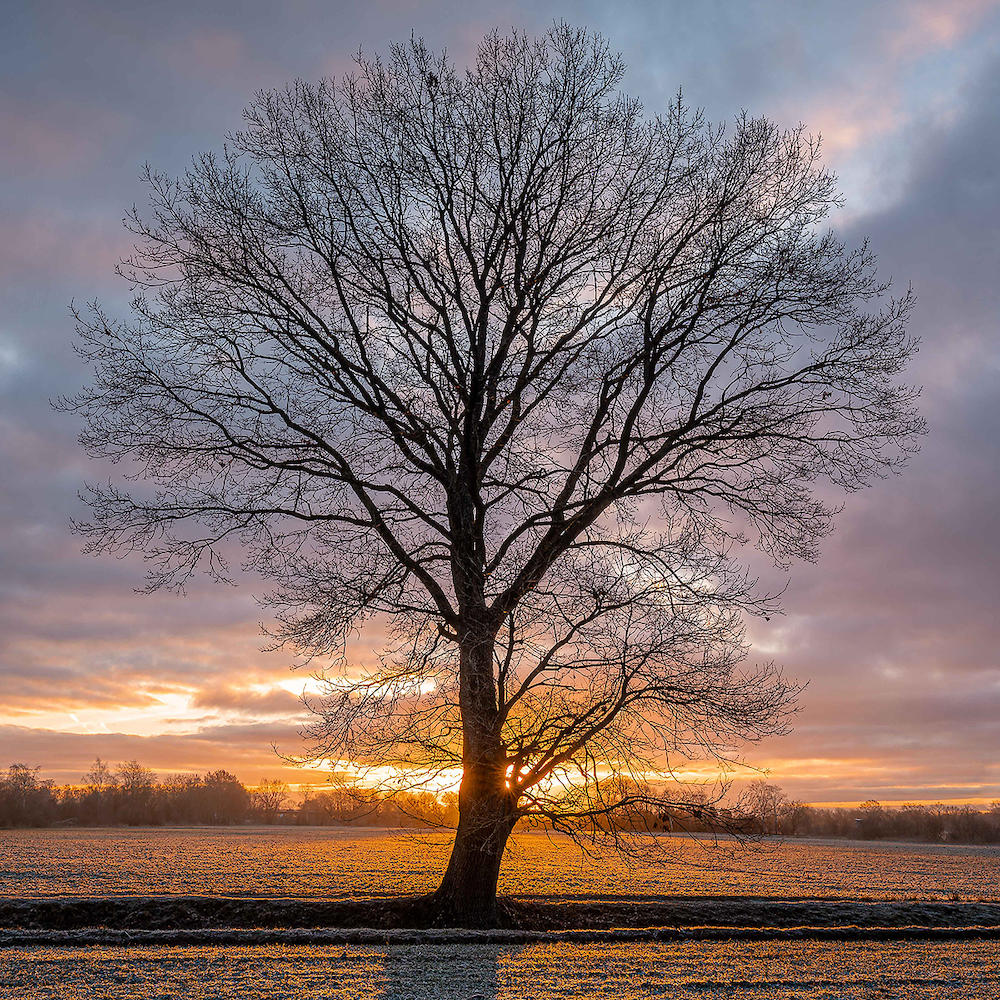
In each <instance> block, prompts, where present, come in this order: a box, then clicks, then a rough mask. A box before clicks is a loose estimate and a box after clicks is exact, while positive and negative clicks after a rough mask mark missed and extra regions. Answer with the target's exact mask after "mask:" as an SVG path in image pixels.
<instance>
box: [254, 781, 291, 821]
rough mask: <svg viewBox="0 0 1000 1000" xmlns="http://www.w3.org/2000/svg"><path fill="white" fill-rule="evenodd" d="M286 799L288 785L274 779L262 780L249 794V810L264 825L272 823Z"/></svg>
mask: <svg viewBox="0 0 1000 1000" xmlns="http://www.w3.org/2000/svg"><path fill="white" fill-rule="evenodd" d="M287 799H288V784H287V783H286V782H284V781H279V780H278V779H276V778H262V779H261V781H260V784H259V785H257V786H256V787H255V788H253V789H252V790H251V792H250V810H251V812H253V813H254V814H255V815H256V816H258V817H259V818H260V819H261V820H263V822H265V823H273V822H274V821H275V820H276V819H277V818H278V813H280V812H281V807H282V806H283V805H284V804H285V802H286V801H287Z"/></svg>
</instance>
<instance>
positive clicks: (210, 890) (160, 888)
mask: <svg viewBox="0 0 1000 1000" xmlns="http://www.w3.org/2000/svg"><path fill="white" fill-rule="evenodd" d="M448 845H449V841H448V838H447V837H446V836H443V835H440V834H405V833H397V832H387V831H362V830H354V829H316V828H310V829H290V828H258V829H251V828H237V829H208V830H206V829H196V830H177V829H134V830H130V829H114V830H48V831H5V832H0V911H3V912H4V913H6V914H7V915H8V918H9V920H10V923H9V926H8V927H7V929H6V932H5V934H4V935H3V939H4V941H5V942H6V944H7V947H2V948H0V1000H4V998H8V997H9V998H17V1000H22V998H24V1000H29V998H30V1000H35V998H37V1000H49V998H51V1000H55V998H58V1000H104V998H108V1000H111V998H115V1000H117V998H122V1000H129V998H133V997H141V998H142V1000H158V998H168V997H169V998H184V1000H200V998H213V1000H214V998H220V1000H228V998H237V997H239V998H241V1000H244V998H245V1000H314V998H315V1000H319V998H323V1000H349V998H350V1000H356V998H358V1000H376V998H381V1000H389V998H398V1000H432V998H433V1000H451V998H455V1000H469V998H472V997H477V998H480V1000H549V998H555V997H586V998H587V1000H605V998H607V1000H612V998H613V1000H632V998H638V997H657V996H659V997H669V998H670V1000H682V998H687V997H698V998H701V1000H714V998H716V997H728V998H734V997H740V998H748V1000H750V998H761V1000H763V998H768V1000H771V998H777V997H809V998H814V1000H824V998H829V1000H833V998H836V1000H855V998H857V1000H871V998H879V997H886V998H889V997H892V998H899V997H905V998H906V1000H930V998H935V1000H937V998H941V1000H944V998H963V997H969V998H976V1000H993V998H996V1000H1000V937H998V934H1000V931H998V927H1000V920H998V919H997V912H996V911H997V910H998V907H1000V849H996V848H971V847H946V846H927V845H906V844H872V843H859V842H835V841H812V842H810V841H792V842H788V843H786V844H783V845H769V846H766V847H764V848H762V849H759V850H755V851H750V852H745V851H739V850H737V849H736V847H735V845H733V844H731V843H722V844H720V845H718V846H716V847H712V846H710V845H709V844H705V843H697V842H692V841H689V840H668V841H665V842H660V843H653V842H650V844H649V845H648V846H649V847H650V848H651V849H652V848H654V847H655V848H657V850H653V851H652V852H651V855H650V859H649V860H644V861H641V862H633V863H631V864H624V865H623V864H622V863H621V862H619V861H618V860H616V859H615V858H614V857H612V856H605V857H603V858H596V859H595V858H593V857H586V856H583V855H581V853H580V852H579V850H577V849H576V848H574V847H573V846H572V845H571V844H570V843H569V842H567V841H565V840H562V839H559V838H549V837H547V836H545V835H541V834H527V835H521V836H518V837H516V838H515V841H514V845H513V849H512V851H511V852H510V854H509V856H508V857H507V859H506V861H505V866H504V871H503V874H502V878H501V890H502V891H504V892H506V893H512V894H517V895H519V896H521V897H522V899H525V900H528V901H537V902H539V903H546V902H547V903H553V904H559V906H558V907H556V909H562V910H566V909H567V908H572V907H577V909H578V911H579V912H580V913H583V914H592V915H593V914H603V915H604V917H605V918H608V915H609V914H613V915H614V919H616V920H617V919H618V916H617V915H618V914H622V915H623V917H622V919H623V920H625V921H626V923H624V924H615V923H608V922H607V919H605V922H604V924H603V925H602V926H604V927H616V926H617V927H621V926H632V927H635V928H636V929H635V930H634V931H620V932H619V931H615V930H607V931H601V932H596V931H595V932H593V933H590V932H584V933H582V934H580V933H579V932H577V931H567V932H565V933H549V932H538V933H535V934H527V935H525V936H521V937H518V936H517V933H516V932H515V933H512V934H509V935H508V936H507V937H504V936H503V933H506V932H503V933H501V934H498V935H496V936H494V937H489V936H488V935H487V936H483V937H480V938H479V939H478V940H477V939H475V936H474V935H473V936H472V937H468V936H466V937H465V938H464V939H463V938H462V935H458V936H455V935H452V936H451V937H449V936H448V934H447V932H437V931H431V932H419V931H417V932H412V933H409V932H406V931H374V930H371V931H367V932H358V933H354V932H350V931H328V930H317V931H311V930H308V929H306V930H301V931H298V930H294V929H287V930H286V929H283V928H309V927H323V928H328V927H330V926H333V925H330V924H324V923H322V922H320V923H317V922H316V915H317V914H321V911H322V908H323V907H328V908H329V907H334V908H336V907H344V906H347V907H349V908H350V907H354V906H360V908H361V910H360V911H359V912H362V911H363V912H368V911H367V909H365V908H366V907H367V906H368V905H369V904H368V903H365V902H361V903H358V904H354V903H351V902H349V901H350V900H359V901H364V900H368V901H372V900H375V903H374V905H376V906H378V905H380V904H378V902H377V898H378V897H380V896H386V895H396V894H401V893H413V892H420V891H425V890H428V889H431V888H433V886H434V885H435V884H436V881H437V879H438V878H439V877H440V873H441V871H442V870H443V867H444V864H445V862H446V860H447V852H448ZM659 848H663V849H664V850H663V851H660V850H659ZM182 896H187V897H193V896H201V897H203V898H202V900H201V902H197V901H194V902H192V900H191V899H190V898H188V899H173V900H171V899H164V897H182ZM220 896H228V897H237V899H236V900H233V899H229V900H228V901H227V900H224V899H223V900H220V899H219V898H218V897H220ZM39 897H48V898H47V899H44V898H43V899H40V898H39ZM80 897H104V898H103V902H101V901H99V900H98V901H95V900H94V899H93V898H90V899H89V900H88V899H86V898H80ZM108 897H110V898H108ZM121 897H128V898H125V899H123V898H121ZM206 897H208V898H207V899H206ZM678 897H686V898H684V899H680V898H678ZM323 900H334V901H335V902H333V903H326V902H323ZM95 902H99V903H100V906H103V907H104V910H101V911H100V912H101V913H104V911H105V910H107V912H108V913H112V914H113V915H114V914H117V916H115V917H114V919H109V918H108V917H107V914H105V916H102V917H101V919H100V920H97V921H94V922H92V923H87V924H86V926H83V925H81V924H79V923H75V924H74V923H64V922H62V918H61V917H58V918H57V919H55V922H51V923H48V924H46V923H44V922H43V923H38V922H37V921H36V918H38V916H39V914H41V913H42V912H43V910H45V908H50V909H51V908H53V907H55V908H57V909H58V908H59V907H68V908H69V909H70V910H72V908H73V907H76V908H80V907H84V908H85V907H92V906H93V905H94V904H95ZM644 903H645V904H646V907H645V909H646V912H647V913H648V912H650V908H651V907H654V908H655V907H657V906H658V907H660V911H662V913H664V914H666V916H665V917H664V919H663V920H659V918H658V922H659V925H660V927H661V931H662V933H660V936H659V938H657V933H659V932H656V931H655V929H654V930H652V931H644V930H641V929H640V926H639V923H634V924H630V923H628V920H629V919H631V918H629V917H628V914H629V913H631V912H632V910H633V909H635V908H637V909H640V910H641V909H643V904H644ZM209 904H211V905H212V906H217V905H221V906H222V907H223V908H224V909H226V912H229V911H232V912H233V913H235V912H236V911H237V910H239V911H240V912H241V913H242V911H243V910H245V909H247V908H248V907H249V911H248V912H249V914H250V916H249V917H247V915H246V914H243V917H242V918H241V921H242V922H239V923H237V922H230V923H225V924H224V925H223V924H219V923H218V922H215V923H213V922H212V921H208V922H207V923H202V924H198V925H197V926H198V927H204V928H208V929H201V930H199V929H195V922H193V920H192V919H188V918H186V917H185V918H183V919H181V918H178V919H176V920H171V921H168V922H167V923H166V924H163V923H157V922H156V920H153V922H152V923H149V924H148V926H149V927H152V928H156V927H160V926H165V927H167V926H169V927H171V928H173V929H172V930H170V929H168V930H164V931H159V930H149V929H147V930H143V929H141V927H140V925H142V926H147V925H145V924H142V921H141V920H138V921H137V920H133V919H131V917H130V916H128V914H130V913H131V912H132V910H130V909H129V908H130V907H131V908H132V909H136V908H137V907H138V909H137V910H136V912H137V913H138V912H139V911H140V910H141V911H142V913H144V914H145V917H144V918H143V919H146V920H147V921H148V919H149V914H150V913H152V914H153V916H154V917H156V916H157V915H159V916H162V911H164V910H165V908H167V907H174V908H179V910H178V912H181V911H183V913H188V912H189V911H190V913H191V914H194V909H192V908H193V907H194V908H196V906H202V907H204V906H207V905H209ZM257 907H260V908H261V912H264V910H267V912H268V913H271V911H274V912H278V911H279V910H280V911H281V913H285V910H284V909H282V908H283V907H284V908H290V909H288V913H289V914H292V916H290V917H288V918H287V919H286V917H285V916H282V917H281V918H280V919H279V920H278V922H277V923H268V922H266V921H264V920H263V919H262V918H260V919H258V916H255V914H257V910H256V909H255V908H257ZM185 908H186V909H185ZM241 908H242V909H241ZM317 908H318V909H317ZM22 911H23V912H22ZM36 911H37V912H36ZM119 911H121V912H120V913H119ZM147 911H148V912H147ZM299 911H301V912H299ZM660 911H657V912H660ZM786 911H787V912H786ZM869 911H871V912H869ZM897 911H899V912H897ZM95 912H97V911H95ZM351 912H353V910H352V911H351ZM296 913H297V914H298V916H297V917H296V916H295V914H296ZM19 914H20V916H18V915H19ZM122 914H125V916H122ZM272 916H273V914H272ZM22 918H24V919H22ZM667 918H669V919H667ZM99 923H105V925H106V927H105V929H104V930H98V929H96V927H97V924H99ZM675 924H677V925H683V926H684V927H686V928H689V929H688V930H681V931H678V930H676V928H674V930H671V928H672V927H674V925H675ZM668 925H669V926H668ZM705 925H712V927H714V929H712V928H706V927H705ZM917 925H919V926H917ZM973 925H979V926H978V927H976V926H973ZM336 926H340V927H345V926H348V925H344V924H339V925H336ZM350 926H355V925H350ZM567 926H570V925H567ZM571 926H574V927H575V926H579V925H576V924H574V925H571ZM586 926H587V927H595V926H597V924H594V923H589V924H587V925H586ZM64 927H66V928H76V929H69V930H61V929H60V928H64ZM699 927H700V928H701V929H702V930H701V931H699V930H692V929H694V928H699ZM802 927H810V928H813V930H809V931H804V932H803V931H800V930H797V928H802ZM879 927H883V928H896V929H897V930H893V931H889V932H887V933H881V932H879V931H878V928H879ZM17 928H20V929H17ZM46 928H50V930H46ZM227 928H230V929H228V930H227ZM234 928H235V929H234ZM255 928H273V929H272V930H270V931H267V930H263V931H262V930H255ZM823 928H826V931H824V930H823ZM937 928H944V929H945V930H944V931H943V933H944V934H949V933H951V934H954V939H952V940H941V939H940V938H941V933H938V931H937V930H936V929H937ZM955 928H964V930H963V929H959V930H954V929H955ZM949 929H950V930H949ZM706 931H707V932H708V933H703V932H706ZM331 934H332V935H334V936H333V937H331ZM337 934H340V935H341V939H340V940H339V943H336V944H333V943H331V941H336V940H338V939H337V937H336V936H335V935H337ZM670 934H673V935H674V936H675V938H677V939H674V940H667V939H666V937H667V936H669V935H670ZM324 935H326V936H325V937H324ZM408 935H409V936H408ZM907 935H910V936H907ZM963 935H964V936H963ZM31 940H34V942H35V944H34V946H32V947H28V946H26V942H27V941H31ZM184 940H186V941H187V944H186V945H184V946H179V945H178V943H177V942H180V941H184ZM71 941H72V942H74V944H73V946H72V947H70V946H69V943H70V942H71ZM102 941H103V942H104V943H103V944H102V943H101V942H102ZM139 941H145V943H144V944H141V945H140V944H138V943H137V942H139Z"/></svg>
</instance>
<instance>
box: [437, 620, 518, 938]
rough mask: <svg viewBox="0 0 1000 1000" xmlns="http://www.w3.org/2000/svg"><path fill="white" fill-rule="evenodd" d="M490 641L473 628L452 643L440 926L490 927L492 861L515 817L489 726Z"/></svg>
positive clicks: (492, 689) (492, 697)
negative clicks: (454, 799) (454, 768)
mask: <svg viewBox="0 0 1000 1000" xmlns="http://www.w3.org/2000/svg"><path fill="white" fill-rule="evenodd" d="M493 636H494V632H493V631H492V630H489V629H481V630H478V631H473V632H471V634H467V635H466V636H464V637H463V639H464V641H463V642H460V651H461V661H462V662H461V671H462V673H461V689H460V693H459V700H460V703H461V710H462V744H463V745H462V784H461V787H460V788H459V791H458V830H457V832H456V834H455V843H454V846H453V847H452V851H451V858H450V860H449V861H448V869H447V871H446V872H445V874H444V878H443V879H442V881H441V886H440V888H439V889H438V890H437V892H436V893H435V895H434V905H435V908H436V910H437V914H436V917H437V921H438V922H439V923H441V924H452V925H458V926H463V927H489V926H493V925H495V924H496V921H497V879H498V878H499V876H500V862H501V861H502V860H503V852H504V848H505V847H506V846H507V838H508V837H509V836H510V832H511V830H512V829H513V827H514V823H515V821H516V818H517V814H516V806H517V802H516V797H515V796H513V795H512V794H511V792H510V789H509V788H508V787H507V755H506V750H505V748H504V746H503V743H502V742H501V740H500V733H499V727H498V722H497V719H498V713H497V692H496V684H495V681H494V678H493Z"/></svg>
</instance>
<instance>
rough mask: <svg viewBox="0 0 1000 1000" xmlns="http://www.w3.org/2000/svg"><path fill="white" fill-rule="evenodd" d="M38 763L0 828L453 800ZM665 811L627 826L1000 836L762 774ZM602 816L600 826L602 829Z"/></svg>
mask: <svg viewBox="0 0 1000 1000" xmlns="http://www.w3.org/2000/svg"><path fill="white" fill-rule="evenodd" d="M38 770H39V769H38V768H37V767H30V766H28V765H27V764H11V765H9V767H8V768H7V771H6V773H5V774H3V775H2V776H0V827H42V826H118V825H122V826H164V825H174V826H185V825H205V826H227V825H233V824H241V823H265V824H284V825H293V826H336V825H347V826H351V825H353V826H384V827H407V826H409V827H414V826H425V827H426V826H445V827H454V826H455V825H456V824H457V822H458V797H457V795H456V794H455V793H453V792H447V793H445V794H443V795H435V794H433V793H432V792H429V791H409V792H402V793H396V794H395V795H392V796H386V795H384V794H382V793H380V792H378V791H376V790H374V789H364V788H358V787H355V786H347V785H339V784H334V785H333V786H332V787H329V788H322V789H317V790H314V791H308V792H306V793H305V795H304V796H303V797H302V798H301V800H299V801H293V799H292V796H291V794H290V791H289V787H288V785H287V784H286V783H285V782H283V781H276V780H272V779H265V780H262V781H261V782H260V783H259V784H258V785H255V786H247V785H244V784H243V783H242V782H241V781H240V780H239V779H238V778H237V777H236V775H234V774H231V773H230V772H228V771H224V770H221V769H220V770H217V771H209V772H208V773H207V774H171V775H167V776H165V777H158V776H157V775H156V774H155V773H154V772H153V771H152V770H151V769H150V768H148V767H145V766H144V765H142V764H140V763H139V762H138V761H135V760H129V761H124V762H122V763H120V764H119V765H118V766H117V767H115V768H112V767H111V766H109V765H108V764H107V763H106V762H105V761H103V760H101V759H100V758H98V759H97V760H96V761H94V764H93V766H92V767H91V769H90V770H89V771H88V772H87V773H86V774H85V775H83V778H82V781H81V783H80V784H79V785H56V784H55V782H53V781H51V780H41V779H40V778H39V777H38ZM693 795H694V798H693V799H692V802H691V803H690V804H689V805H688V806H686V807H685V808H684V809H683V810H679V811H677V812H675V813H672V812H668V811H663V810H650V811H649V812H648V813H635V812H633V813H630V814H629V817H628V820H629V829H631V830H633V831H639V832H642V831H648V832H651V833H669V832H674V833H679V832H689V833H699V832H706V831H707V832H711V831H717V830H727V831H731V832H734V833H742V834H745V835H747V836H751V837H755V836H785V837H846V838H857V839H861V840H880V839H886V840H917V841H926V842H932V843H960V844H995V843H1000V802H994V803H993V804H992V805H991V806H990V807H989V808H987V809H976V808H974V807H973V806H968V805H945V804H943V803H937V804H935V805H915V804H906V805H901V806H898V807H891V806H883V805H882V804H880V803H878V802H875V801H869V802H864V803H862V804H861V805H860V806H855V807H852V808H845V807H839V808H823V807H819V806H809V805H805V804H803V803H801V802H796V801H794V800H792V799H790V798H788V796H787V795H786V794H785V793H784V792H783V791H782V789H781V788H780V787H779V786H777V785H775V784H771V783H769V782H766V781H754V782H751V783H750V784H748V785H747V786H746V787H745V788H744V789H743V790H742V792H740V794H739V795H737V796H735V797H733V799H732V801H730V802H729V803H728V804H727V805H724V806H723V805H721V804H718V803H714V802H713V801H712V800H711V799H710V798H709V797H708V796H707V795H706V796H704V797H703V801H702V803H701V807H700V808H699V803H698V801H695V800H697V799H698V796H697V790H696V791H695V793H693ZM613 825H614V820H613V819H610V820H609V821H608V822H607V824H606V826H607V828H608V829H609V830H610V829H611V828H612V827H613Z"/></svg>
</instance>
